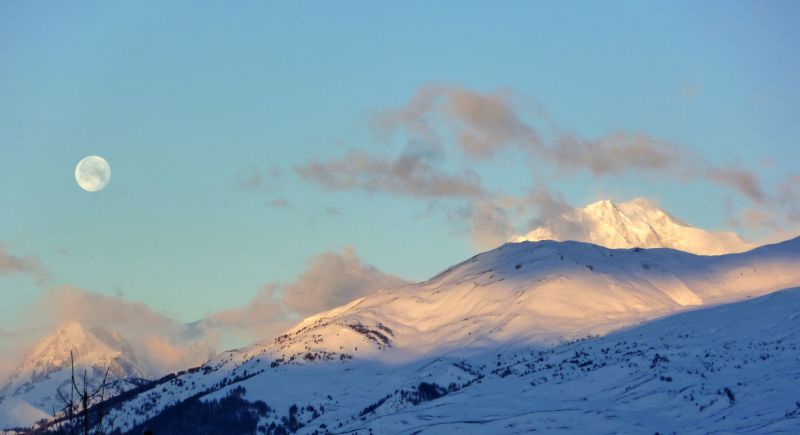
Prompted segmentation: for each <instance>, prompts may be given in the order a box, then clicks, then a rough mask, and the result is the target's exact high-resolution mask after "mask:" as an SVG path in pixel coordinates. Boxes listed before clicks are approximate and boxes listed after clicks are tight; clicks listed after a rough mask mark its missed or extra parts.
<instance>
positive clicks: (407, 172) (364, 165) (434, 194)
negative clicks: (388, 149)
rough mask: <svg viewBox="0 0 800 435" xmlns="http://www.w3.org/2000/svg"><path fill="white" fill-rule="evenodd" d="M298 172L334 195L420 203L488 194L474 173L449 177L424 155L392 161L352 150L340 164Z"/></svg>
mask: <svg viewBox="0 0 800 435" xmlns="http://www.w3.org/2000/svg"><path fill="white" fill-rule="evenodd" d="M294 170H295V172H296V173H297V175H298V176H299V177H300V178H301V179H303V180H305V181H308V182H311V183H314V184H316V185H318V186H320V187H322V188H323V189H326V190H330V191H337V190H362V191H366V192H389V193H396V194H402V195H406V196H410V197H413V198H419V199H426V198H442V197H461V198H477V197H481V196H483V195H484V194H485V193H486V192H485V191H484V189H483V186H482V185H481V179H480V176H479V175H478V174H477V173H475V172H474V171H470V170H464V171H462V172H461V173H459V174H448V173H446V172H444V171H442V170H441V169H439V168H437V167H436V166H435V165H433V164H432V163H431V161H430V159H429V158H427V157H426V156H425V155H424V154H421V153H406V154H402V155H400V156H399V157H398V158H395V159H390V158H384V157H378V156H374V155H371V154H368V153H365V152H363V151H359V150H350V151H349V152H348V153H347V154H346V155H345V156H344V157H343V158H342V159H340V160H331V161H328V162H320V161H312V162H310V163H307V164H305V165H298V166H295V168H294Z"/></svg>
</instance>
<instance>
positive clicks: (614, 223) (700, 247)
mask: <svg viewBox="0 0 800 435" xmlns="http://www.w3.org/2000/svg"><path fill="white" fill-rule="evenodd" d="M548 239H549V240H558V241H564V240H575V241H581V242H588V243H594V244H597V245H601V246H605V247H608V248H635V247H642V248H671V249H677V250H681V251H687V252H691V253H695V254H701V255H719V254H727V253H733V252H743V251H746V250H748V249H751V248H753V244H751V243H748V242H746V241H744V240H742V238H740V237H739V236H738V235H736V234H734V233H731V232H719V231H707V230H704V229H701V228H696V227H693V226H691V225H689V224H687V223H685V222H683V221H681V220H679V219H677V218H675V217H673V216H672V215H671V214H669V213H667V212H666V211H664V210H662V209H661V208H659V207H658V206H657V205H656V204H655V203H654V202H652V201H650V200H648V199H646V198H635V199H633V200H631V201H628V202H623V203H615V202H613V201H611V200H608V199H605V200H601V201H597V202H595V203H592V204H589V205H587V206H586V207H583V208H575V209H571V210H568V211H566V212H564V213H562V214H561V215H560V216H556V217H551V218H548V219H545V220H543V221H542V222H539V225H538V226H537V227H536V228H534V229H533V230H532V231H530V232H529V233H527V234H525V235H520V236H515V237H513V238H512V241H514V242H521V241H526V240H527V241H539V240H548Z"/></svg>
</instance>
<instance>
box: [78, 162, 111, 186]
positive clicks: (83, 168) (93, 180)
mask: <svg viewBox="0 0 800 435" xmlns="http://www.w3.org/2000/svg"><path fill="white" fill-rule="evenodd" d="M109 180H111V166H109V165H108V162H107V161H106V159H104V158H102V157H100V156H89V157H84V158H83V160H81V161H80V162H78V166H76V167H75V181H77V182H78V186H80V187H81V189H83V190H85V191H87V192H98V191H101V190H103V188H104V187H106V185H107V184H108V181H109Z"/></svg>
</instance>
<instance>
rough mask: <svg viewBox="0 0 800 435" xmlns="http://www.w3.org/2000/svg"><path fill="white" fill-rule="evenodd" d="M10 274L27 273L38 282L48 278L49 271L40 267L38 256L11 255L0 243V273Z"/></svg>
mask: <svg viewBox="0 0 800 435" xmlns="http://www.w3.org/2000/svg"><path fill="white" fill-rule="evenodd" d="M11 274H27V275H30V276H32V277H33V278H34V279H36V281H37V282H39V283H43V282H45V281H47V280H48V279H49V278H50V273H49V272H47V271H46V270H45V269H44V268H43V267H42V264H41V261H40V260H39V257H36V256H23V257H20V256H16V255H13V254H11V253H9V252H8V251H7V250H6V249H5V246H3V244H2V243H0V275H11Z"/></svg>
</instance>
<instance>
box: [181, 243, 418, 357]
mask: <svg viewBox="0 0 800 435" xmlns="http://www.w3.org/2000/svg"><path fill="white" fill-rule="evenodd" d="M406 283H407V282H406V281H405V280H402V279H400V278H398V277H395V276H393V275H389V274H386V273H384V272H381V271H380V270H378V269H376V268H375V267H373V266H370V265H368V264H366V263H364V262H363V261H362V260H361V259H360V258H359V257H358V255H357V254H356V252H355V250H353V248H345V249H343V250H341V251H339V252H325V253H321V254H318V255H315V256H314V257H312V258H311V259H310V260H309V261H308V264H307V266H306V270H305V271H304V272H303V273H302V274H300V276H298V278H297V279H296V280H294V281H292V282H290V283H288V284H283V285H281V284H278V283H269V284H266V285H264V286H263V287H262V288H261V289H260V290H259V291H258V293H257V294H256V296H255V297H254V298H253V299H252V300H250V301H249V302H248V303H247V304H245V305H243V306H240V307H235V308H231V309H227V310H222V311H218V312H215V313H212V314H210V315H208V316H206V318H204V319H203V320H202V321H200V322H198V323H197V324H196V327H197V328H198V329H200V330H203V331H204V333H205V334H206V335H209V336H211V337H215V338H217V339H219V340H221V341H222V342H223V343H248V342H252V341H253V340H259V339H262V340H263V339H268V338H271V337H274V336H276V335H277V334H278V333H280V332H281V331H284V330H286V329H288V328H289V327H291V326H292V325H293V324H294V323H296V322H297V321H298V320H300V319H301V318H303V317H306V316H308V315H310V314H315V313H318V312H321V311H326V310H329V309H331V308H335V307H338V306H340V305H344V304H347V303H348V302H350V301H352V300H354V299H357V298H359V297H362V296H366V295H368V294H371V293H374V292H376V291H378V290H382V289H388V288H394V287H398V286H401V285H403V284H406Z"/></svg>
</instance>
